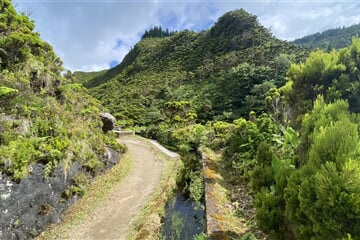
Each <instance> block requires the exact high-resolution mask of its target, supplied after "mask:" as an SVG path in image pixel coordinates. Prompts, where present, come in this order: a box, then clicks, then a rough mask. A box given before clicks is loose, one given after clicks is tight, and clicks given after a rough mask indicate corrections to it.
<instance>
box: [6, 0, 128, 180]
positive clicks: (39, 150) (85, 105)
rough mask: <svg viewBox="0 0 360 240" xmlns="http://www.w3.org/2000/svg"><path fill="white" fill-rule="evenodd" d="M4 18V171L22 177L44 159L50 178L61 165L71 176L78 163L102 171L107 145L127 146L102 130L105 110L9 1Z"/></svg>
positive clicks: (44, 171)
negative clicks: (63, 72)
mask: <svg viewBox="0 0 360 240" xmlns="http://www.w3.org/2000/svg"><path fill="white" fill-rule="evenodd" d="M0 20H1V21H0V22H1V23H0V35H1V38H0V46H1V47H0V82H1V86H0V112H1V114H0V172H4V173H6V174H8V175H9V176H10V177H12V178H13V179H15V180H21V179H22V178H24V177H26V176H27V174H29V173H30V172H31V169H32V165H33V164H36V163H42V164H43V165H44V170H43V174H44V177H45V178H47V177H49V176H51V175H52V174H53V171H54V169H55V167H57V166H58V165H59V164H60V165H61V166H62V167H63V169H64V171H65V175H66V174H67V173H66V171H68V170H69V169H70V167H71V164H72V162H73V161H79V162H80V163H81V164H82V165H83V166H87V167H88V168H89V170H90V171H92V172H98V171H99V169H100V168H101V167H102V163H101V162H100V161H99V160H98V157H97V156H98V155H100V154H102V153H103V151H104V148H105V146H106V145H110V146H112V147H114V148H115V149H117V150H119V151H121V152H123V151H124V150H125V149H124V148H123V146H120V145H119V144H117V143H116V141H115V140H114V138H115V137H114V135H111V134H107V135H105V134H103V133H102V130H101V119H100V117H99V112H100V110H101V111H104V110H105V109H104V108H103V107H102V106H101V105H100V104H99V102H98V101H97V100H95V99H94V98H92V97H91V96H89V95H88V93H87V90H86V89H85V88H83V87H82V85H81V84H74V83H73V79H72V76H71V74H68V76H67V78H63V77H61V70H62V66H61V61H60V60H59V59H58V57H57V56H56V55H55V53H54V52H53V50H52V48H51V46H50V45H48V44H47V43H45V42H43V41H41V39H40V37H39V34H38V33H36V32H33V29H34V23H33V22H32V21H31V20H29V18H28V17H27V16H25V15H24V14H21V15H20V14H17V12H16V11H15V9H14V7H13V6H12V4H11V2H10V1H9V0H4V1H1V3H0ZM76 187H79V186H76Z"/></svg>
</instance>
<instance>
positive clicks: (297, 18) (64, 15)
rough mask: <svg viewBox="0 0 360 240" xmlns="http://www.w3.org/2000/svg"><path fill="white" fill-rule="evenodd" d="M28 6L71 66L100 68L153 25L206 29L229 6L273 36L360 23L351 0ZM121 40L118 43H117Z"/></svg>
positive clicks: (22, 4)
mask: <svg viewBox="0 0 360 240" xmlns="http://www.w3.org/2000/svg"><path fill="white" fill-rule="evenodd" d="M17 2H18V4H17V9H20V10H26V11H27V10H30V11H31V12H32V15H31V18H33V19H35V22H36V26H37V27H36V29H37V30H38V31H39V32H40V33H41V36H42V38H43V39H44V40H45V41H48V42H49V43H50V44H51V45H53V47H54V49H55V52H56V53H57V54H58V55H59V56H60V57H61V58H62V59H63V62H64V66H65V67H66V68H69V69H71V70H86V71H92V70H100V69H104V68H108V67H109V64H110V62H112V61H118V62H120V61H121V60H122V58H123V57H124V56H125V54H126V53H127V52H128V51H129V50H130V48H131V47H132V46H134V44H136V42H137V41H138V40H139V39H140V37H141V34H142V33H143V32H144V31H145V30H146V29H148V28H150V27H152V26H155V25H160V24H161V25H162V26H164V27H167V28H169V29H170V30H183V29H194V30H201V29H206V28H208V27H209V25H211V24H212V23H213V22H214V21H216V19H217V18H218V17H220V16H221V15H223V14H224V13H225V12H227V11H229V10H234V9H239V8H244V9H245V10H247V11H249V12H250V13H252V14H255V15H257V16H258V18H259V21H260V23H261V24H263V25H264V26H265V27H267V28H270V29H271V31H272V32H273V33H274V35H275V36H277V37H279V38H281V39H288V40H292V39H294V38H299V37H302V36H304V35H307V34H311V33H315V32H318V31H323V30H326V29H328V28H333V27H339V26H349V25H351V24H354V23H359V21H360V16H359V15H358V12H359V10H360V5H359V4H357V3H356V2H353V1H349V2H346V1H342V2H336V1H320V0H318V1H285V0H283V1H282V0H280V1H279V0H278V1H270V0H268V1H264V0H263V1H260V0H256V1H246V0H244V1H241V0H240V1H228V0H227V1H220V0H218V1H210V2H206V1H194V0H192V1H182V2H180V1H175V0H159V1H146V0H139V1H132V2H131V1H125V0H124V1H123V0H112V1H110V0H104V1H100V0H97V1H96V0H86V1H80V0H78V1H66V0H61V1H60V0H59V1H48V0H46V1H45V0H44V1H39V0H38V1H31V0H29V1H25V0H24V1H21V0H18V1H17ZM119 42H120V43H121V44H120V46H118V47H116V46H117V45H118V43H119Z"/></svg>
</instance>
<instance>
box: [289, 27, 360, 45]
mask: <svg viewBox="0 0 360 240" xmlns="http://www.w3.org/2000/svg"><path fill="white" fill-rule="evenodd" d="M359 36H360V24H354V25H351V26H349V27H338V28H334V29H329V30H326V31H323V32H317V33H314V34H311V35H308V36H305V37H302V38H298V39H295V40H294V41H292V43H294V44H298V45H301V46H304V47H307V48H311V49H316V48H318V49H322V50H326V51H328V50H331V49H333V48H334V49H340V48H345V47H348V46H350V45H351V40H352V38H353V37H359Z"/></svg>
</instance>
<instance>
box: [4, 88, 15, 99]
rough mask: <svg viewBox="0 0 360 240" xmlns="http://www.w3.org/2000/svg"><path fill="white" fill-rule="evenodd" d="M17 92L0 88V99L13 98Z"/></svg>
mask: <svg viewBox="0 0 360 240" xmlns="http://www.w3.org/2000/svg"><path fill="white" fill-rule="evenodd" d="M18 92H19V91H18V90H17V89H13V88H8V87H0V99H1V98H7V97H10V96H13V95H15V94H16V93H18Z"/></svg>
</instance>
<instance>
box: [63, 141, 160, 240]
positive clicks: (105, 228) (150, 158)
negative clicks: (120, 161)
mask: <svg viewBox="0 0 360 240" xmlns="http://www.w3.org/2000/svg"><path fill="white" fill-rule="evenodd" d="M119 141H120V142H121V143H124V144H126V145H127V147H128V153H127V154H129V155H130V157H131V158H132V159H133V161H134V167H133V169H132V171H131V172H130V173H129V174H128V176H126V177H125V178H124V179H123V180H122V181H121V183H119V185H118V186H116V187H115V188H114V191H113V194H112V195H110V196H108V197H107V198H106V199H105V200H104V202H103V203H101V204H100V206H99V207H98V208H97V209H95V210H94V212H93V213H91V214H89V215H88V216H87V217H86V218H85V219H84V220H83V223H82V224H80V225H78V226H76V227H75V228H74V229H72V231H71V232H70V234H69V235H68V236H70V239H76V240H78V239H81V240H85V239H101V240H103V239H119V240H120V239H125V237H126V236H127V234H128V233H129V231H130V227H131V225H132V223H134V221H135V219H136V217H137V215H138V214H139V213H140V211H141V209H142V208H143V207H144V206H145V204H146V203H147V202H148V200H149V199H150V197H151V195H152V193H153V192H154V190H155V189H156V187H157V186H158V185H159V183H160V179H161V176H162V172H163V170H164V163H163V161H162V160H160V159H159V158H158V157H157V154H156V153H155V151H154V150H153V148H151V147H150V146H149V145H148V144H147V143H145V142H143V141H140V140H138V139H135V138H131V137H122V139H121V140H119Z"/></svg>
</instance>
